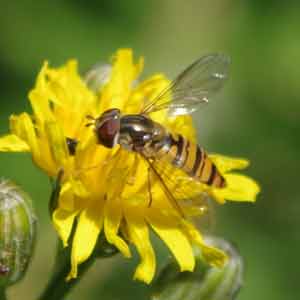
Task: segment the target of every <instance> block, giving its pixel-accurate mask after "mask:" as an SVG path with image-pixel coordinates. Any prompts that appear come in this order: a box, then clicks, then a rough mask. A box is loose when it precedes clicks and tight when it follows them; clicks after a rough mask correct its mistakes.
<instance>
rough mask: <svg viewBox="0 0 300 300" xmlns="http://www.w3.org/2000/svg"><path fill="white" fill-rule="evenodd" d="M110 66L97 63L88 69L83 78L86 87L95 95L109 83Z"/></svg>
mask: <svg viewBox="0 0 300 300" xmlns="http://www.w3.org/2000/svg"><path fill="white" fill-rule="evenodd" d="M111 69H112V67H111V65H108V64H101V63H98V64H96V65H94V66H93V67H92V68H90V69H89V70H88V71H87V72H86V74H85V76H84V81H85V83H86V85H87V87H88V88H89V89H90V90H91V91H93V92H95V93H97V92H99V91H100V90H101V88H102V87H103V86H104V85H105V84H106V83H107V82H108V81H109V78H110V75H111Z"/></svg>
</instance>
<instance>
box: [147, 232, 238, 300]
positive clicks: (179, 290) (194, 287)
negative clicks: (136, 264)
mask: <svg viewBox="0 0 300 300" xmlns="http://www.w3.org/2000/svg"><path fill="white" fill-rule="evenodd" d="M206 243H207V244H210V245H213V246H215V247H218V248H219V249H222V250H223V251H224V252H226V254H227V255H228V261H227V263H226V264H225V266H224V267H222V268H217V267H211V266H209V265H208V264H207V263H206V262H205V261H204V260H203V258H202V256H201V253H200V250H198V249H196V250H195V258H196V267H195V270H194V272H182V273H180V272H179V270H178V267H177V265H176V263H175V262H170V263H168V264H167V265H166V266H165V268H164V269H163V270H162V271H161V272H160V274H159V276H158V279H157V280H156V282H155V283H154V286H153V289H154V290H153V294H152V297H151V299H152V300H182V299H185V300H194V299H197V300H232V299H235V298H236V296H237V293H238V291H239V289H240V287H241V284H242V273H243V262H242V259H241V257H240V256H239V254H238V253H237V251H236V249H235V248H234V247H233V246H232V245H231V244H230V243H229V242H227V241H225V240H223V239H220V238H216V237H209V238H207V240H206Z"/></svg>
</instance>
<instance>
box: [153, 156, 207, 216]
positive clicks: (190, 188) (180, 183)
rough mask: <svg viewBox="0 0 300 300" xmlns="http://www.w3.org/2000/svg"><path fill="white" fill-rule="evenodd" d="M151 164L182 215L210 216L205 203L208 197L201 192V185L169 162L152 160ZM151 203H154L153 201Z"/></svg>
mask: <svg viewBox="0 0 300 300" xmlns="http://www.w3.org/2000/svg"><path fill="white" fill-rule="evenodd" d="M151 164H152V166H153V167H154V168H155V170H156V172H157V173H158V174H159V176H160V180H161V181H163V183H164V185H165V186H166V187H167V188H168V190H169V192H170V193H171V194H172V198H173V200H172V201H174V200H175V201H176V203H177V205H178V206H180V209H181V210H182V211H183V212H184V215H189V216H190V215H195V216H199V215H201V216H202V215H208V214H210V209H209V208H210V206H209V205H208V202H207V201H208V195H207V194H206V193H205V192H203V186H202V184H201V183H199V182H197V181H195V180H194V179H193V178H191V177H189V176H187V175H186V174H185V173H184V172H183V171H182V170H180V169H178V168H176V167H174V166H173V165H172V164H170V163H169V162H166V161H163V160H153V161H152V162H151ZM152 201H153V202H155V199H153V200H152Z"/></svg>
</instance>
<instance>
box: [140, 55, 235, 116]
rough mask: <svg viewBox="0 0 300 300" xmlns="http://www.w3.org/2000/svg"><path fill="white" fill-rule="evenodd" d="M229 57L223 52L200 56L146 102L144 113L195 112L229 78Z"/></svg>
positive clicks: (172, 114)
mask: <svg viewBox="0 0 300 300" xmlns="http://www.w3.org/2000/svg"><path fill="white" fill-rule="evenodd" d="M229 63H230V60H229V58H228V57H227V56H226V55H224V54H210V55H206V56H203V57H201V58H199V59H198V60H197V61H195V62H194V63H193V64H192V65H190V66H189V67H188V68H186V69H185V70H184V71H183V72H182V73H180V74H179V75H178V76H177V77H176V78H175V80H174V81H172V82H171V83H170V85H169V86H168V87H166V88H165V89H164V90H163V91H162V92H161V93H159V94H158V96H156V97H155V98H154V99H152V100H150V101H149V102H148V103H146V105H145V107H144V109H143V110H142V113H143V114H150V113H152V112H156V111H159V110H163V109H168V113H169V115H171V116H176V115H185V114H189V113H191V112H193V111H195V110H196V109H197V108H198V107H199V104H201V103H207V102H208V99H209V97H210V96H211V95H213V94H214V93H216V92H217V91H219V90H220V89H221V88H222V87H223V85H224V82H225V80H226V79H227V77H228V66H229Z"/></svg>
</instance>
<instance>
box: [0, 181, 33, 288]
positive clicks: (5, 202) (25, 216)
mask: <svg viewBox="0 0 300 300" xmlns="http://www.w3.org/2000/svg"><path fill="white" fill-rule="evenodd" d="M35 233H36V217H35V214H34V212H33V208H32V206H31V200H30V198H29V196H28V195H27V194H26V193H25V192H23V191H22V190H21V189H20V188H19V187H18V186H16V185H15V184H14V183H12V182H11V181H8V180H1V181H0V287H1V286H8V285H11V284H13V283H15V282H16V281H18V280H20V279H21V278H22V277H23V276H24V274H25V272H26V269H27V266H28V263H29V261H30V258H31V256H32V252H33V246H34V240H35Z"/></svg>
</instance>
